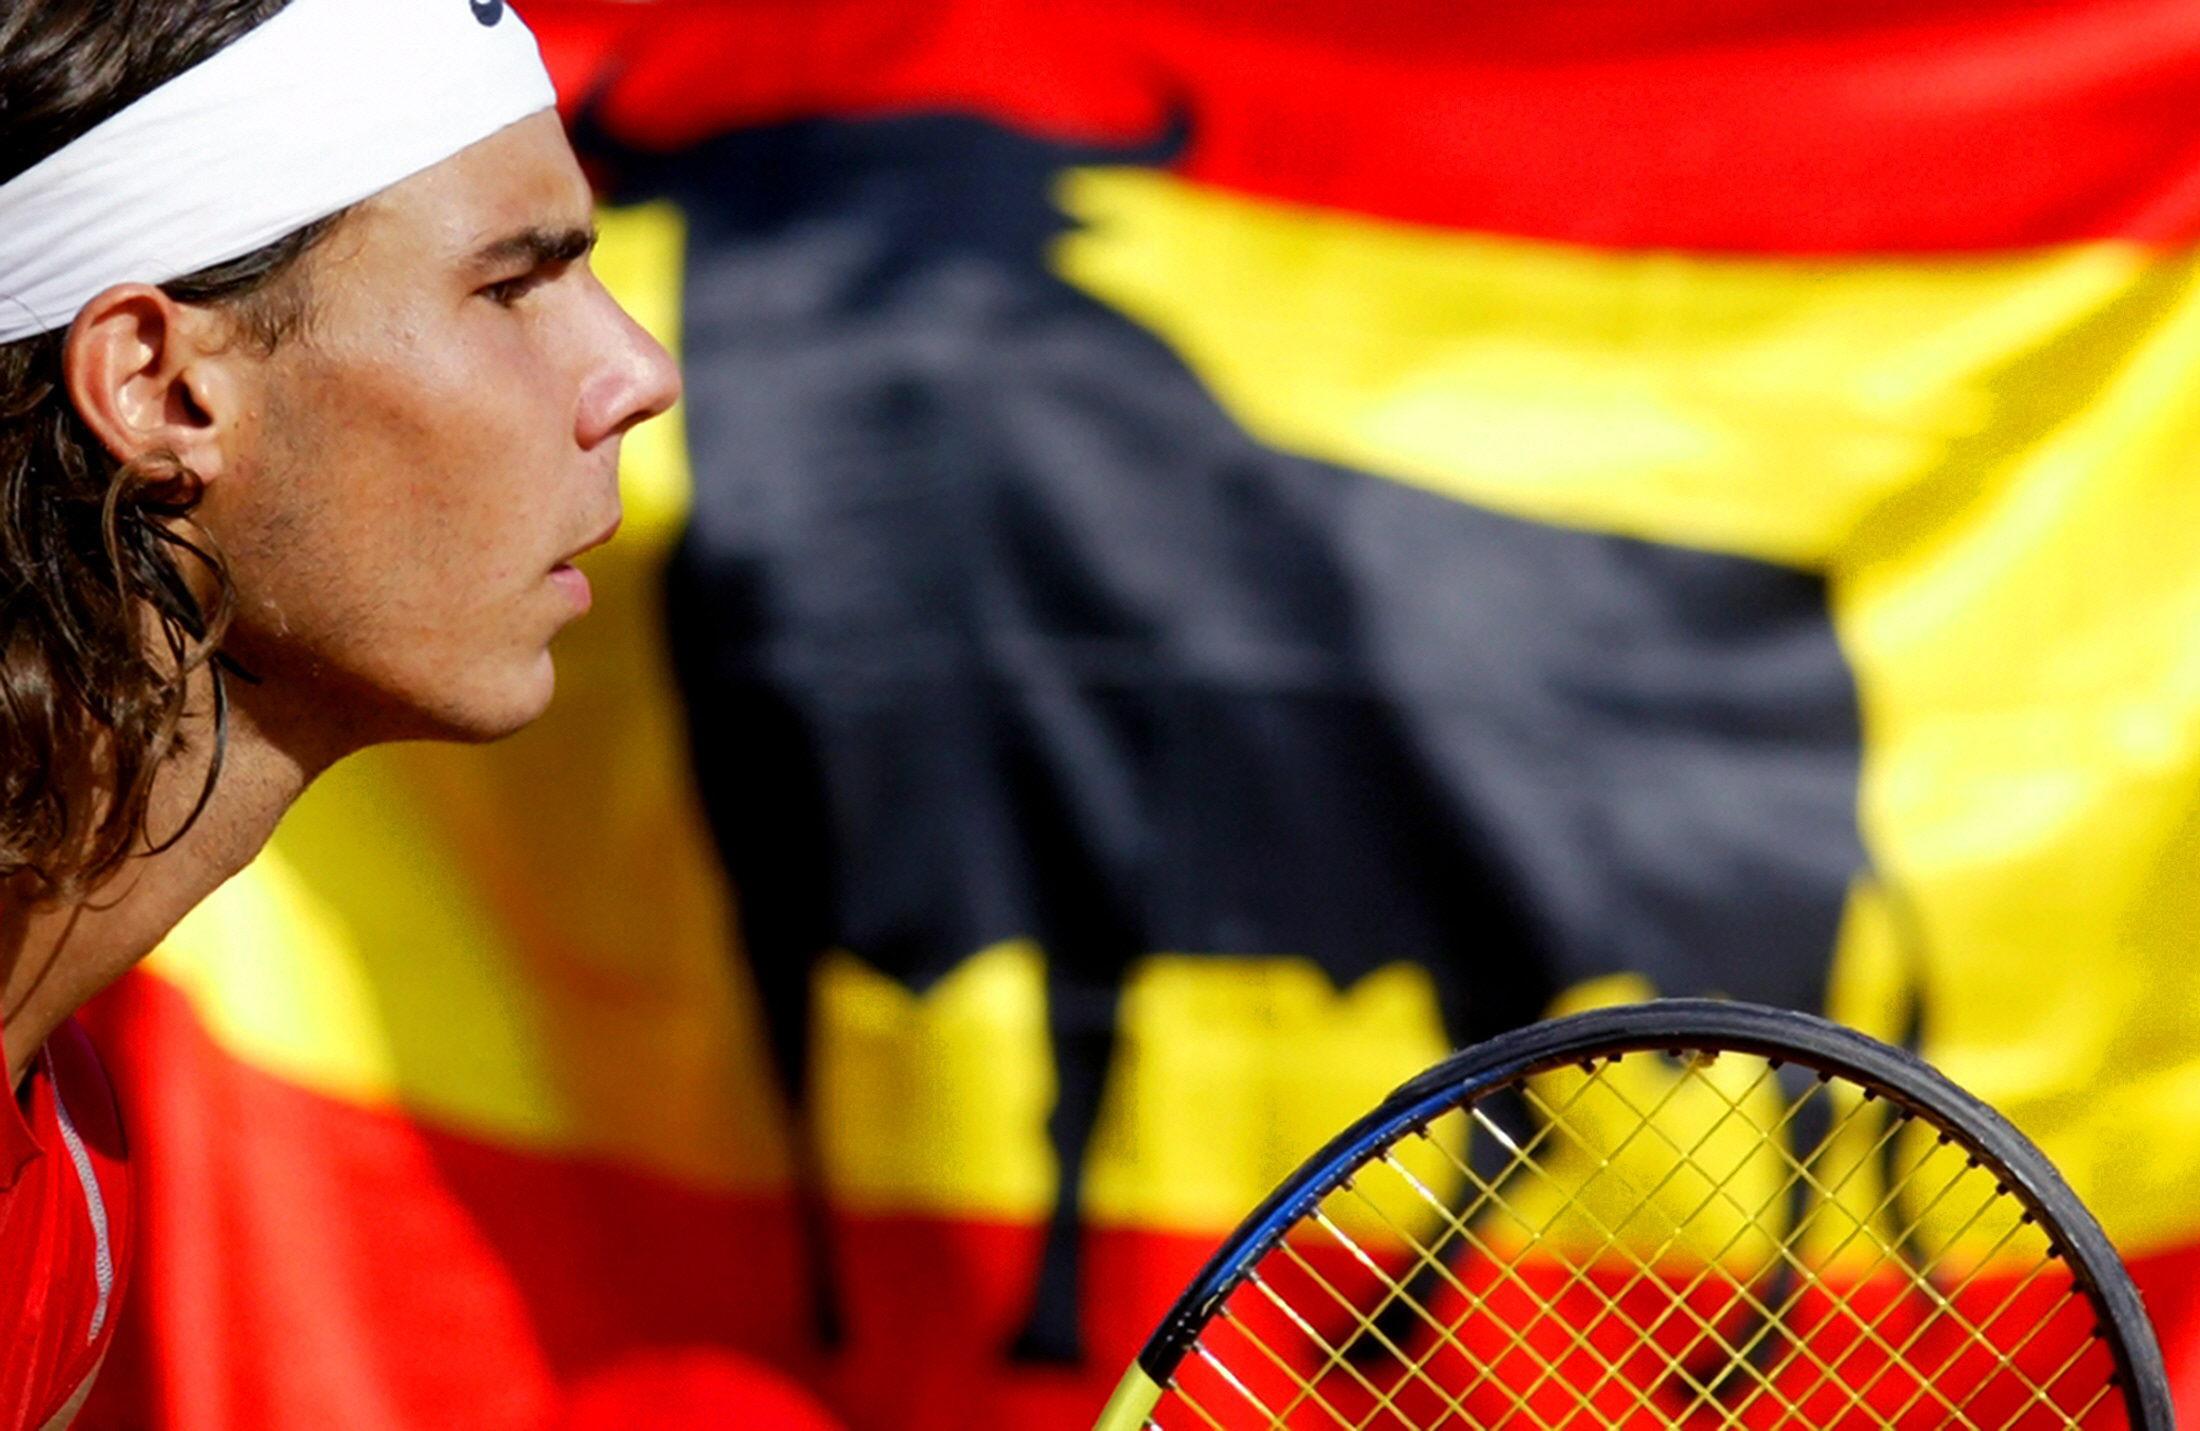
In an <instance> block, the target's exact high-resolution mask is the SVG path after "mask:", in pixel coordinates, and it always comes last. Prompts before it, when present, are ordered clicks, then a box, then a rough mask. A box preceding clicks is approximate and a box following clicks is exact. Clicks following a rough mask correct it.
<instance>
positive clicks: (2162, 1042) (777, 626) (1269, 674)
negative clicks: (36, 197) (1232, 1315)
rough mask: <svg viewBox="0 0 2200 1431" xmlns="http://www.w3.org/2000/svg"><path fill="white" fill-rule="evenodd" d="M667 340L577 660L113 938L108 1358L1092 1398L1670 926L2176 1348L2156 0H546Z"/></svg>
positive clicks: (595, 561) (2167, 482)
mask: <svg viewBox="0 0 2200 1431" xmlns="http://www.w3.org/2000/svg"><path fill="white" fill-rule="evenodd" d="M524 8H525V9H526V12H527V17H528V19H529V21H530V23H531V24H533V25H534V26H535V28H536V30H537V32H538V34H539V35H540V36H541V37H542V40H543V42H544V47H545V53H546V55H547V56H548V57H549V58H550V60H551V62H552V65H553V68H554V70H555V71H556V72H557V75H558V79H559V82H560V86H561V91H562V92H563V93H564V95H565V96H566V98H567V102H568V109H569V113H570V115H571V117H572V119H573V121H574V123H575V126H576V133H577V135H578V136H579V138H580V140H581V142H582V144H583V147H584V149H585V151H586V152H587V156H588V158H589V159H590V161H591V163H592V164H593V165H594V166H595V170H596V172H597V173H598V174H599V176H600V177H601V179H602V181H603V183H604V185H605V190H606V195H607V204H608V206H609V207H608V208H607V211H606V218H605V235H606V237H605V243H604V245H603V247H602V251H601V266H602V267H603V269H604V271H605V276H606V278H607V279H608V280H609V281H610V282H612V284H613V285H614V287H615V288H617V289H618V290H619V291H620V292H621V293H622V294H623V295H624V296H626V297H627V298H628V299H629V301H630V302H631V303H633V304H634V305H635V306H636V308H637V310H638V311H640V312H641V313H642V314H643V315H644V317H645V318H646V319H647V321H649V322H650V324H651V326H652V327H653V328H655V329H656V330H657V331H658V332H660V333H662V334H664V335H665V336H666V337H667V338H668V340H670V341H671V342H673V343H674V344H675V346H676V347H677V348H678V350H679V351H680V353H681V356H682V360H683V363H684V365H685V369H686V372H687V374H688V379H689V397H688V401H687V403H686V406H685V409H684V412H683V414H682V416H681V417H680V418H679V419H677V420H676V421H674V422H670V423H665V424H660V425H658V426H656V427H653V428H646V429H643V430H642V432H640V433H638V434H637V435H636V437H635V438H634V439H633V440H632V442H631V444H630V448H629V452H628V461H627V468H626V474H625V480H626V484H627V495H628V505H629V516H630V520H629V524H628V527H627V532H626V535H624V536H622V538H621V540H620V541H619V542H618V543H617V544H615V545H614V546H613V547H611V548H609V549H607V550H605V551H603V552H600V553H597V554H595V556H594V557H593V558H592V559H591V560H592V566H591V575H592V577H593V578H594V579H595V580H596V582H597V585H598V589H599V593H600V596H599V603H598V609H597V613H596V614H595V615H594V616H593V617H591V618H590V620H589V621H588V622H585V623H583V624H582V625H581V626H580V627H578V628H576V629H575V631H574V632H573V633H571V634H570V635H569V636H568V637H567V638H566V639H565V641H564V643H563V644H562V645H561V648H560V700H559V703H558V705H557V707H556V708H555V709H554V710H553V712H552V714H551V715H550V716H549V717H548V718H547V719H546V720H545V721H544V722H543V723H542V724H541V725H540V726H539V727H538V728H536V729H534V730H531V731H529V732H527V733H525V734H524V735H522V736H521V737H519V738H518V739H516V740H514V741H512V742H510V743H508V744H506V745H503V746H499V747H496V748H493V749H489V750H447V749H433V748H424V747H423V748H402V749H395V750H389V751H381V752H375V753H371V754H370V755H368V756H366V757H362V758H361V759H359V760H357V761H355V762H353V763H351V764H350V765H347V766H344V767H341V768H340V769H339V770H338V771H336V772H335V773H334V774H333V775H331V776H330V777H329V778H328V779H327V780H326V781H325V782H324V783H323V784H322V785H321V786H319V787H317V788H316V789H315V790H314V791H313V792H312V793H311V794H310V795H309V796H308V798H307V800H306V801H305V802H304V803H303V804H302V805H301V806H300V807H299V809H298V811H297V812H296V813H295V815H294V816H293V817H292V818H291V820H290V821H289V822H287V823H286V825H285V826H284V828H283V829H282V831H281V832H280V833H279V835H278V836H277V838H276V841H275V843H274V844H273V845H272V846H271V847H270V850H269V851H268V853H267V855H266V856H265V857H264V858H263V859H262V860H261V861H260V862H259V863H258V864H256V865H255V866H254V867H253V869H252V870H251V871H250V872H248V874H247V875H245V876H244V877H242V878H240V879H239V880H237V881H235V882H234V883H233V884H232V885H231V886H229V887H228V888H227V889H225V890H224V891H223V892H222V893H221V894H220V895H219V896H217V897H216V899H215V900H213V901H211V902H210V903H209V904H208V905H207V906H206V907H205V908H204V909H202V910H201V911H200V912H199V913H198V914H196V915H194V916H193V918H192V919H191V920H190V921H189V922H187V924H186V925H185V926H184V927H183V928H181V929H179V930H178V932H177V934H176V936H175V938H174V939H173V940H172V941H171V942H170V944H169V945H168V947H166V948H164V949H163V950H162V951H161V953H160V954H159V955H157V956H156V957H155V959H154V960H153V961H152V962H151V963H150V964H149V965H148V966H147V967H146V969H145V970H143V971H142V972H141V973H139V974H137V975H134V976H133V977H132V978H130V979H129V980H127V981H126V982H125V983H124V984H123V985H122V986H121V987H119V988H118V989H117V990H116V991H115V992H114V994H113V995H111V996H110V997H109V999H108V1000H107V1002H106V1003H105V1005H104V1007H103V1008H102V1009H101V1010H100V1020H99V1029H98V1031H99V1033H100V1035H101V1037H102V1041H103V1044H104V1046H105V1048H106V1049H107V1050H108V1053H109V1057H110V1060H111V1061H112V1062H113V1064H114V1066H115V1070H116V1074H117V1079H118V1082H119V1084H120V1085H121V1089H122V1094H123V1098H124V1102H125V1105H126V1110H127V1112H128V1115H129V1117H130V1118H131V1120H132V1125H133V1130H134V1136H135V1139H136V1146H137V1149H138V1154H139V1159H138V1161H139V1166H140V1167H141V1168H143V1169H144V1170H145V1173H146V1176H147V1184H146V1189H145V1199H144V1201H145V1217H146V1224H145V1238H146V1240H145V1242H144V1244H143V1249H142V1258H143V1260H142V1262H141V1265H140V1272H139V1285H138V1296H137V1298H136V1300H135V1302H134V1304H133V1306H132V1308H131V1309H130V1314H129V1315H130V1322H129V1326H128V1330H129V1333H130V1335H131V1336H132V1338H133V1340H132V1343H131V1346H130V1348H129V1352H130V1354H129V1355H127V1356H122V1357H118V1360H117V1365H116V1366H115V1367H114V1368H113V1370H112V1372H111V1375H110V1379H109V1383H108V1384H107V1385H106V1386H105V1387H104V1388H103V1389H102V1393H101V1397H100V1399H99V1403H98V1406H97V1409H96V1412H95V1415H94V1417H93V1418H92V1424H100V1425H111V1426H112V1425H130V1426H148V1427H159V1428H177V1431H185V1428H189V1431H197V1428H208V1431H211V1428H254V1427H271V1428H272V1427H290V1426H299V1425H314V1426H327V1427H333V1428H361V1431H369V1429H370V1428H371V1431H383V1428H404V1427H434V1426H461V1425H463V1426H467V1427H483V1428H505V1427H512V1428H521V1427H541V1426H561V1425H569V1426H622V1425H652V1426H676V1425H682V1424H688V1423H687V1421H683V1420H682V1419H681V1418H683V1417H685V1418H688V1420H689V1421H692V1422H693V1424H697V1425H701V1424H739V1425H744V1426H784V1427H804V1426H817V1425H828V1424H834V1423H835V1422H838V1423H840V1424H845V1425H848V1426H851V1427H854V1428H858V1431H927V1429H928V1428H935V1427H936V1428H946V1427H973V1426H984V1427H1004V1428H1069V1427H1081V1426H1084V1425H1088V1424H1089V1423H1090V1420H1091V1417H1092V1415H1093V1414H1094V1413H1095V1412H1096V1410H1097V1408H1098V1406H1099V1404H1100V1402H1101V1401H1102V1400H1103V1399H1104V1398H1105V1395H1106V1392H1107V1390H1108V1389H1109V1387H1110V1386H1111V1385H1112V1383H1113V1381H1114V1378H1115V1376H1116V1375H1117V1374H1118V1372H1119V1371H1120V1369H1121V1367H1122V1365H1123V1363H1124V1362H1125V1361H1126V1360H1127V1358H1128V1357H1129V1356H1130V1354H1131V1352H1132V1351H1133V1350H1134V1349H1135V1347H1136V1345H1137V1343H1138V1341H1139V1340H1140V1339H1141V1337H1142V1336H1143V1335H1144V1333H1145V1332H1146V1331H1147V1330H1148V1329H1149V1328H1150V1326H1151V1324H1152V1323H1153V1321H1154V1320H1155V1318H1156V1317H1157V1316H1158V1314H1159V1313H1160V1311H1161V1310H1162V1308H1163V1307H1165V1306H1166V1304H1167V1302H1168V1300H1169V1298H1170V1296H1171V1295H1172V1294H1173V1292H1174V1291H1175V1289H1176V1288H1178V1287H1179V1286H1180V1285H1181V1284H1182V1283H1183V1282H1184V1281H1185V1280H1186V1279H1187V1278H1188V1277H1189V1275H1190V1274H1191V1272H1192V1271H1193V1270H1194V1269H1195V1268H1196V1267H1197V1265H1198V1264H1199V1262H1200V1261H1201V1259H1202V1258H1203V1257H1204V1255H1205V1253H1206V1252H1207V1250H1208V1249H1209V1248H1210V1247H1211V1246H1212V1245H1213V1242H1214V1240H1215V1239H1216V1238H1217V1237H1218V1236H1219V1235H1220V1234H1221V1233H1222V1232H1223V1231H1224V1230H1225V1229H1227V1228H1228V1227H1229V1226H1230V1225H1231V1224H1232V1223H1233V1222H1234V1221H1235V1220H1236V1219H1237V1218H1238V1217H1239V1216H1240V1215H1241V1214H1242V1213H1243V1212H1244V1211H1246V1210H1247V1209H1249V1208H1250V1207H1251V1206H1252V1205H1253V1204H1254V1203H1255V1202H1256V1201H1257V1200H1258V1199H1259V1198H1260V1197H1261V1195H1262V1194H1264V1193H1265V1192H1266V1191H1267V1189H1268V1188H1269V1187H1270V1186H1271V1185H1272V1184H1273V1183H1274V1182H1275V1181H1277V1180H1278V1179H1279V1178H1280V1177H1281V1176H1282V1175H1283V1174H1284V1173H1286V1172H1287V1171H1288V1170H1289V1169H1290V1168H1291V1167H1292V1166H1293V1165H1294V1164H1295V1163H1296V1162H1297V1160H1298V1159H1299V1158H1300V1157H1302V1156H1303V1155H1304V1154H1305V1153H1307V1152H1308V1151H1310V1150H1311V1149H1312V1148H1313V1147H1314V1146H1315V1145H1316V1144H1317V1143H1318V1142H1320V1141H1321V1139H1322V1138H1323V1137H1325V1136H1326V1135H1327V1134H1328V1133H1329V1132H1331V1131H1333V1130H1334V1129H1335V1128H1336V1127H1338V1126H1340V1125H1341V1124H1342V1123H1343V1122H1344V1121H1345V1120H1347V1119H1348V1118H1349V1117H1350V1116H1352V1115H1353V1114H1355V1113H1356V1112H1358V1111H1359V1110H1360V1109H1362V1108H1363V1107H1365V1106H1366V1105H1368V1104H1370V1103H1371V1102H1373V1101H1374V1100H1375V1099H1376V1098H1377V1097H1379V1096H1380V1095H1381V1094H1382V1093H1383V1092H1384V1091H1386V1090H1387V1089H1388V1088H1389V1087H1390V1086H1391V1085H1392V1084H1393V1083H1395V1082H1396V1081H1397V1080H1399V1079H1400V1078H1402V1077H1404V1076H1405V1075H1407V1074H1408V1073H1410V1072H1413V1071H1415V1070H1417V1069H1418V1068H1420V1067H1421V1066H1423V1065H1424V1064H1426V1063H1428V1062H1431V1061H1433V1060H1434V1059H1435V1058H1436V1057H1437V1056H1438V1055H1440V1054H1441V1052H1443V1051H1444V1050H1445V1049H1446V1048H1447V1047H1449V1046H1451V1045H1453V1044H1456V1043H1459V1042H1463V1041H1466V1040H1469V1039H1472V1038H1475V1037H1478V1036H1480V1035H1482V1034H1485V1033H1488V1032H1492V1031H1494V1030H1496V1029H1499V1028H1502V1027H1507V1026H1510V1025H1513V1024H1517V1023H1520V1022H1523V1021H1526V1020H1529V1019H1532V1018H1535V1017H1537V1016H1539V1015H1542V1014H1544V1013H1547V1012H1554V1011H1560V1010H1564V1009H1570V1008H1576V1007H1583V1006H1587V1005H1589V1004H1593V1003H1598V1002H1607V1001H1613V1000H1619V999H1628V998H1639V997H1645V996H1649V995H1651V994H1655V993H1667V994H1700V993H1719V994H1725V995H1731V996H1735V997H1742V998H1750V999H1756V1000H1762V1001H1767V1002H1774V1003H1781V1004H1787V1005H1792V1006H1796V1007H1802V1008H1809V1009H1816V1010H1821V1011H1825V1012H1828V1013H1830V1014H1832V1015H1834V1016H1836V1017H1838V1018H1841V1019H1844V1020H1846V1021H1848V1022H1851V1023H1853V1024H1855V1025H1857V1026H1859V1027H1861V1028H1863V1029H1865V1030H1867V1031H1869V1032H1872V1033H1875V1034H1878V1035H1880V1036H1881V1037H1884V1038H1888V1039H1891V1040H1895V1041H1899V1042H1906V1043H1909V1044H1911V1045H1913V1046H1915V1047H1917V1048H1919V1049H1920V1050H1921V1051H1922V1052H1924V1053H1925V1055H1926V1056H1927V1057H1929V1058H1931V1059H1932V1060H1933V1061H1935V1062H1936V1063H1938V1064H1940V1065H1941V1066H1942V1067H1943V1068H1944V1069H1945V1070H1946V1071H1947V1072H1948V1073H1949V1074H1950V1075H1952V1076H1953V1077H1954V1078H1956V1079H1957V1080H1958V1081H1959V1082H1962V1083H1964V1084H1966V1085H1967V1086H1969V1087H1971V1088H1972V1089H1973V1090H1975V1091H1976V1092H1978V1093H1979V1094H1981V1095H1982V1096H1984V1097H1985V1098H1987V1099H1988V1100H1989V1101H1991V1102H1993V1103H1994V1104H1996V1105H1997V1106H1998V1107H2000V1108H2001V1109H2003V1110H2004V1111H2005V1112H2007V1113H2008V1114H2009V1115H2010V1116H2011V1117H2012V1118H2013V1119H2014V1120H2015V1121H2016V1122H2017V1123H2018V1124H2019V1125H2020V1126H2022V1127H2023V1128H2024V1129H2025V1130H2026V1131H2027V1132H2028V1133H2030V1134H2031V1135H2032V1136H2033V1137H2034V1138H2035V1139H2036V1140H2037V1141H2038V1142H2039V1143H2040V1144H2041V1145H2042V1146H2043V1148H2044V1149H2045V1150H2046V1151H2047V1153H2048V1154H2049V1155H2050V1156H2051V1157H2052V1158H2054V1159H2055V1161H2056V1162H2057V1163H2058V1164H2059V1165H2060V1166H2061V1167H2062V1168H2063V1170H2064V1171H2065V1173H2066V1174H2067V1175H2068V1177H2069V1179H2070V1181H2071V1182H2072V1184H2073V1185H2074V1187H2075V1188H2076V1190H2077V1191H2078V1193H2079V1194H2080V1195H2081V1196H2082V1197H2084V1198H2085V1199H2086V1200H2087V1201H2088V1202H2089V1204H2090V1205H2091V1206H2092V1207H2093V1208H2094V1209H2095V1210H2096V1212H2097V1213H2098V1214H2099V1216H2100V1218H2101V1220H2102V1222H2103V1224H2104V1226H2105V1227H2106V1229H2107V1231H2108V1232H2109V1234H2110V1235H2111V1236H2112V1237H2113V1238H2114V1239H2115V1240H2116V1242H2117V1243H2118V1245H2119V1247H2120V1248H2121V1249H2123V1251H2124V1252H2125V1253H2126V1255H2127V1257H2128V1258H2129V1259H2130V1261H2131V1264H2132V1266H2133V1268H2134V1271H2135V1272H2136V1274H2137V1276H2138V1278H2139V1281H2140V1283H2141V1286H2142V1289H2143V1290H2144V1292H2145V1293H2146V1294H2147V1296H2148V1298H2149V1305H2150V1307H2151V1309H2152V1310H2153V1312H2154V1313H2155V1315H2156V1317H2157V1320H2158V1323H2159V1329H2160V1332H2161V1335H2162V1339H2163V1342H2164V1349H2165V1352H2166V1354H2167V1356H2168V1359H2169V1364H2170V1366H2171V1369H2172V1374H2173V1376H2174V1377H2175V1378H2176V1380H2177V1385H2178V1394H2179V1398H2180V1402H2181V1406H2182V1409H2183V1410H2184V1412H2185V1413H2186V1414H2187V1415H2200V1307H2196V1306H2195V1305H2194V1295H2195V1294H2194V1292H2193V1291H2192V1290H2191V1289H2192V1288H2193V1287H2194V1286H2196V1285H2200V1276H2196V1273H2200V1198H2196V1197H2195V1196H2194V1194H2193V1192H2192V1189H2193V1188H2194V1187H2195V1186H2200V959H2195V958H2194V957H2193V946H2194V943H2195V940H2196V939H2200V482H2195V481H2194V480H2193V472H2194V470H2195V467H2196V466H2200V289H2196V286H2195V283H2194V275H2195V266H2196V257H2195V252H2196V245H2200V123H2196V122H2195V119H2194V116H2195V115H2200V11H2195V10H2194V8H2193V7H2192V6H2191V5H2190V4H2189V3H2186V0H2082V3H2080V0H2055V2H2054V3H2036V0H1901V2H1900V3H1896V0H1861V3H1859V0H1848V3H1840V4H1836V3H1832V0H1809V2H1808V3H1805V0H1770V3H1767V0H1749V3H1746V4H1745V3H1740V0H1691V3H1687V4H1679V5H1667V6H1643V5H1640V4H1634V3H1625V2H1624V0H1586V2H1585V3H1580V4H1574V5H1569V6H1565V7H1537V6H1528V7H1502V6H1500V7H1462V6H1459V5H1457V4H1454V3H1439V0H1365V2H1364V3H1357V4H1351V5H1346V4H1344V3H1341V0H1132V3H1122V0H1109V3H1100V0H1058V3H1052V4H1048V5H1044V6H1037V5H1030V4H1024V3H1017V0H925V3H916V0H680V3H660V4H654V5H636V4H628V3H614V0H533V3H531V4H528V5H526V6H525V7H524Z"/></svg>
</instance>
